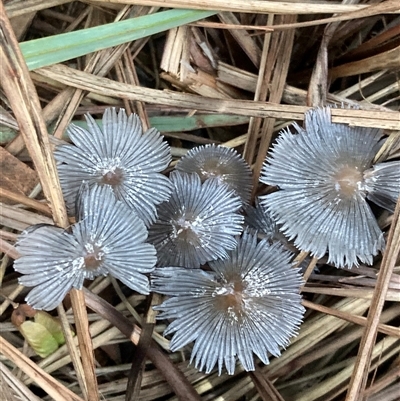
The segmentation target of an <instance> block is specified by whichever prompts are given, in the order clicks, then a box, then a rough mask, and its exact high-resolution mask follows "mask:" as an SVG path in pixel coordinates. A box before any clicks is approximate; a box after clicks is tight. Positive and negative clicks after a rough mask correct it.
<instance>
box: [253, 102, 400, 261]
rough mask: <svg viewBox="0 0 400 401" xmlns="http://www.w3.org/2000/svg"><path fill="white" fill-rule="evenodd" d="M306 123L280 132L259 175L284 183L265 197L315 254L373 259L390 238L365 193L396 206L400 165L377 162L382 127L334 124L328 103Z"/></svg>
mask: <svg viewBox="0 0 400 401" xmlns="http://www.w3.org/2000/svg"><path fill="white" fill-rule="evenodd" d="M305 123H306V129H303V128H300V127H299V126H298V125H297V124H295V125H294V127H295V129H296V131H297V133H296V134H292V133H291V132H290V131H289V130H286V131H283V132H282V133H281V134H280V136H279V137H278V139H277V141H276V144H275V145H274V147H273V149H272V151H271V153H270V155H269V156H268V157H267V162H266V163H265V165H264V167H263V170H262V175H261V178H260V180H261V182H263V183H265V184H269V185H275V186H278V187H279V189H280V190H279V191H277V192H274V193H272V194H269V195H266V196H264V197H262V204H263V205H264V206H265V207H266V208H267V210H268V211H269V212H270V213H271V214H272V216H273V217H274V218H275V219H276V222H277V223H278V224H282V227H281V230H282V231H283V233H284V234H286V235H287V236H288V237H289V238H290V239H294V243H295V245H296V246H297V247H298V248H299V249H301V250H304V251H309V252H311V254H313V255H315V256H316V257H322V256H324V255H325V254H326V253H327V252H328V258H329V259H328V262H332V263H334V264H335V265H336V266H337V267H351V266H353V265H358V263H359V262H362V263H366V264H372V261H373V256H374V255H376V254H377V253H378V252H379V251H381V250H382V249H383V248H384V245H385V243H384V239H383V233H382V231H381V230H380V228H379V227H378V224H377V221H376V218H375V216H374V214H373V213H372V211H371V208H370V206H369V204H368V203H367V200H366V199H367V198H369V199H371V200H372V201H374V202H376V203H378V204H379V205H380V206H384V207H387V206H389V205H393V204H394V202H395V201H396V199H397V196H399V194H400V185H399V184H400V169H397V167H399V166H400V165H399V164H397V163H398V162H392V163H384V164H383V166H379V165H377V166H375V167H372V164H373V159H374V157H375V155H376V153H377V151H378V149H379V147H380V143H379V140H380V138H381V136H382V132H381V131H380V130H378V129H374V128H359V127H350V126H347V125H345V124H335V123H332V122H331V114H330V108H323V109H315V110H311V111H309V112H308V113H306V118H305ZM385 173H386V174H385ZM379 194H381V195H379ZM396 195H397V196H396Z"/></svg>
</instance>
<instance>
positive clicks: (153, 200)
mask: <svg viewBox="0 0 400 401" xmlns="http://www.w3.org/2000/svg"><path fill="white" fill-rule="evenodd" d="M86 121H87V124H88V130H85V129H83V128H81V127H78V126H76V125H74V124H71V125H70V126H69V127H68V135H69V137H70V139H71V141H72V143H73V144H67V145H61V146H59V147H58V148H57V149H56V151H55V154H54V155H55V158H56V160H57V161H58V162H59V165H58V173H59V176H60V183H61V188H62V190H63V194H64V197H65V201H66V204H67V207H68V210H69V212H70V213H71V214H74V213H75V210H74V207H75V200H76V197H77V194H78V191H79V188H80V186H81V184H82V182H83V181H85V182H87V183H88V184H89V185H90V186H99V185H108V186H110V187H111V188H112V189H113V192H114V195H115V197H116V198H117V199H119V200H121V201H122V202H124V203H125V204H126V205H127V206H128V207H130V208H131V209H133V210H134V211H135V212H136V213H137V215H138V216H139V217H140V218H141V219H142V220H143V221H144V222H145V223H146V224H147V225H148V224H150V223H151V222H152V221H154V219H155V216H156V205H158V204H159V203H161V202H163V201H165V200H167V199H168V198H169V196H170V193H171V189H172V185H171V183H170V182H169V180H168V178H167V177H165V176H164V175H163V174H161V172H162V171H163V170H164V169H166V168H167V167H168V165H169V163H170V161H171V154H170V148H169V146H168V144H167V143H166V142H165V141H163V137H162V135H161V134H160V133H159V132H158V131H157V130H156V129H154V128H151V129H149V130H148V131H146V132H143V130H142V126H141V123H140V120H139V117H138V116H137V115H135V114H132V115H130V116H129V117H128V116H127V115H126V113H125V110H124V109H120V111H119V112H117V111H116V110H115V109H114V108H108V109H106V110H105V112H104V115H103V119H102V128H100V127H99V125H97V123H96V121H95V120H94V119H93V118H92V117H91V116H90V115H86Z"/></svg>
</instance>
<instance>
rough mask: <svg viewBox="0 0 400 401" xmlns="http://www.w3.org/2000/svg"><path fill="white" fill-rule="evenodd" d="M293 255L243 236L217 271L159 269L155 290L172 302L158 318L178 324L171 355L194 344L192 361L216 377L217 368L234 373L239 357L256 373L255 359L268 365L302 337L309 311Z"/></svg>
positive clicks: (172, 326)
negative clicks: (305, 308)
mask: <svg viewBox="0 0 400 401" xmlns="http://www.w3.org/2000/svg"><path fill="white" fill-rule="evenodd" d="M290 260H291V254H290V253H289V252H287V251H284V250H283V248H282V246H281V245H279V244H274V245H269V243H268V242H267V241H266V240H262V241H261V242H259V243H257V236H256V235H253V234H251V233H249V232H246V231H245V232H244V234H243V236H242V237H241V238H240V239H239V240H238V246H237V248H236V249H234V250H232V251H229V252H228V257H227V258H226V259H221V260H218V261H214V262H210V263H209V266H210V267H211V269H212V271H211V272H205V271H203V270H201V269H183V268H179V267H162V268H157V269H156V270H155V271H154V273H153V274H152V275H151V282H152V289H153V290H154V291H156V292H159V293H161V294H165V295H167V296H169V298H168V299H167V300H166V301H164V302H163V303H162V304H161V305H159V306H157V307H156V308H155V309H156V310H158V311H161V313H160V314H159V315H158V318H159V319H163V318H164V319H174V320H173V322H172V323H171V324H170V325H169V326H168V327H167V329H166V331H165V334H171V333H174V334H173V337H172V340H171V342H170V347H171V350H172V351H175V350H178V349H180V348H182V347H183V346H185V345H187V344H189V343H191V342H192V341H194V347H193V350H192V355H191V362H192V361H194V362H195V366H196V368H198V369H199V370H205V372H206V373H210V372H211V370H212V369H213V368H214V367H215V365H217V367H218V371H219V374H221V373H222V370H223V368H224V367H225V368H226V370H227V372H228V374H233V373H234V371H235V364H236V360H237V359H239V361H240V363H241V364H242V365H243V368H244V369H245V370H247V371H250V370H254V355H253V354H255V355H257V356H258V357H259V358H260V360H261V361H262V362H263V363H265V364H268V363H269V356H268V354H269V353H270V354H272V355H274V356H279V355H280V347H285V346H287V345H288V344H289V342H290V338H291V337H293V336H295V335H296V334H297V331H298V328H299V326H300V323H301V321H302V318H303V314H304V308H303V307H302V305H301V296H300V295H299V292H300V286H301V283H302V280H301V275H300V274H299V271H298V269H294V268H292V265H291V262H290Z"/></svg>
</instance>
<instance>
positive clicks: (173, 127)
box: [0, 114, 249, 145]
mask: <svg viewBox="0 0 400 401" xmlns="http://www.w3.org/2000/svg"><path fill="white" fill-rule="evenodd" d="M248 122H249V117H246V116H234V115H231V114H195V115H194V116H152V117H150V125H151V126H152V127H154V128H157V129H158V130H159V131H161V132H189V131H194V130H196V129H199V128H212V127H227V126H233V125H240V124H248ZM72 123H73V124H75V125H78V126H79V127H82V128H85V129H87V128H88V127H87V123H86V121H84V120H74V121H72ZM96 123H97V124H98V125H99V126H100V127H102V124H103V123H102V120H100V119H96ZM53 129H54V125H50V127H49V132H52V131H53ZM16 136H17V132H16V131H15V130H13V129H11V128H7V127H3V126H1V125H0V145H5V144H7V143H8V142H9V141H11V140H12V139H14V138H15V137H16ZM63 139H68V135H67V133H66V132H64V135H63Z"/></svg>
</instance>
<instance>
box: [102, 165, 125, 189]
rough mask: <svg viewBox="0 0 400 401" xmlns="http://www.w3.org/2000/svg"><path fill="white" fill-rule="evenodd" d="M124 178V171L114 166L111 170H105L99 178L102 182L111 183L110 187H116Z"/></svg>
mask: <svg viewBox="0 0 400 401" xmlns="http://www.w3.org/2000/svg"><path fill="white" fill-rule="evenodd" d="M123 179H124V172H123V170H122V169H121V168H119V167H115V168H114V169H112V170H109V171H107V172H106V173H105V174H104V175H103V177H102V178H101V181H100V182H101V183H102V184H107V185H111V186H112V187H116V186H118V185H120V184H121V183H122V181H123Z"/></svg>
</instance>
